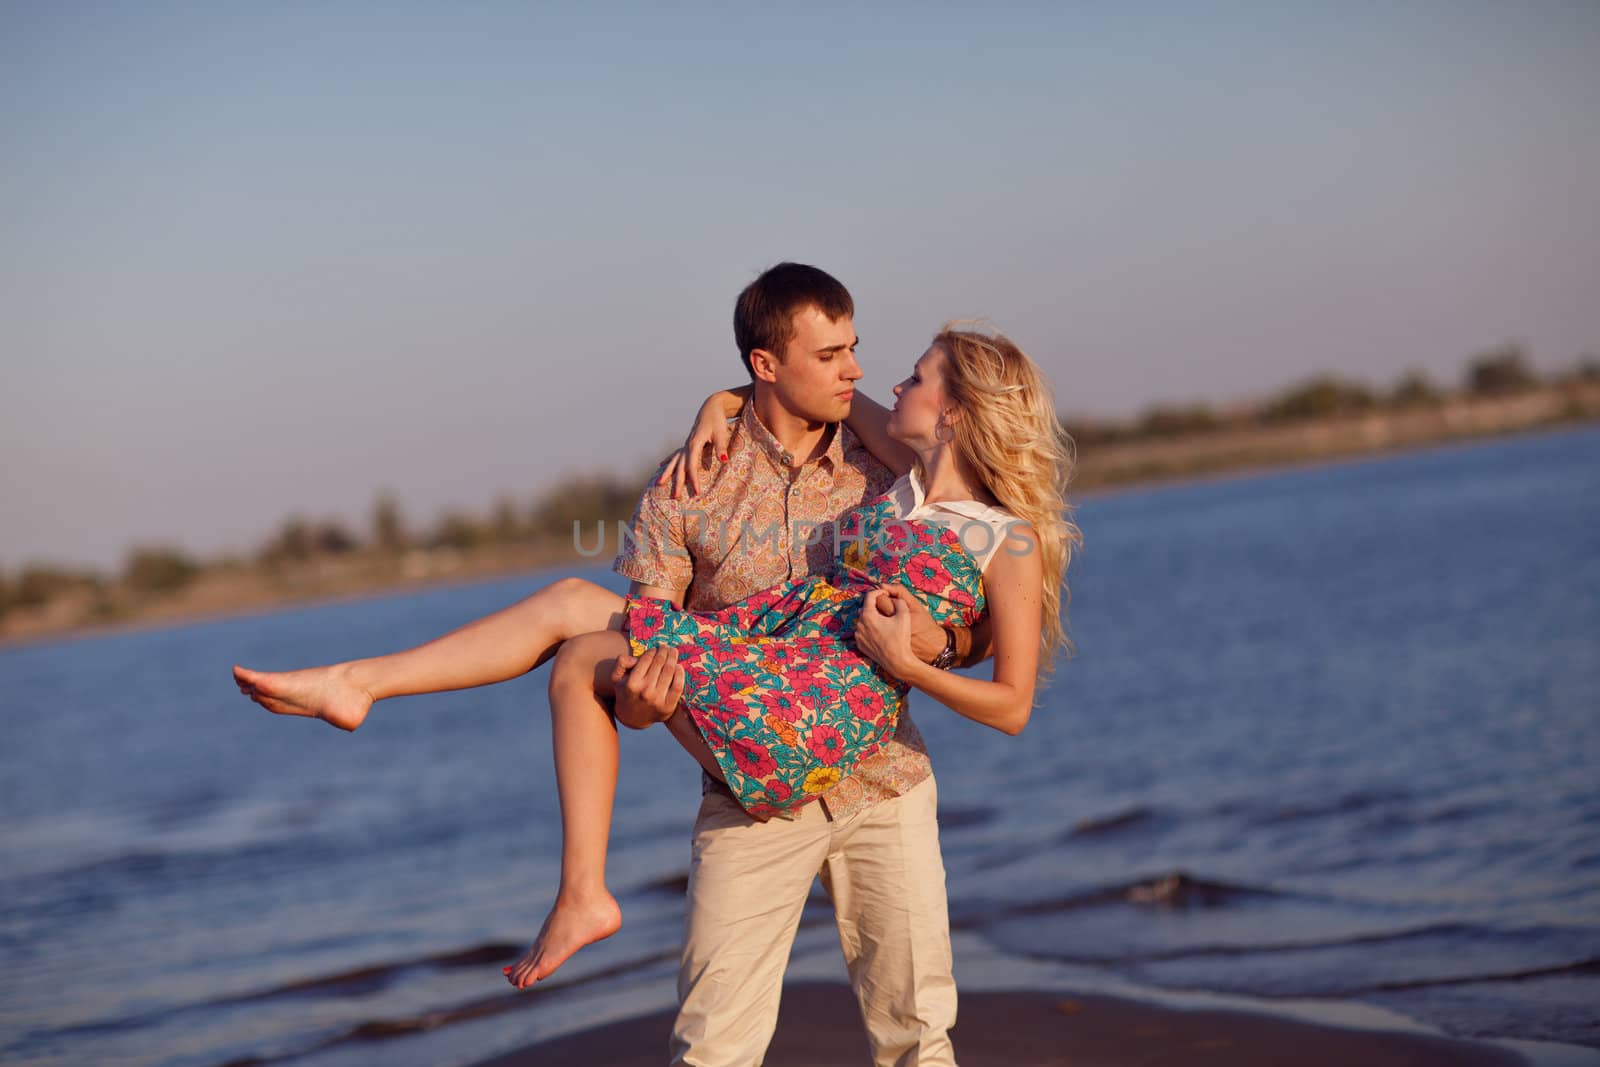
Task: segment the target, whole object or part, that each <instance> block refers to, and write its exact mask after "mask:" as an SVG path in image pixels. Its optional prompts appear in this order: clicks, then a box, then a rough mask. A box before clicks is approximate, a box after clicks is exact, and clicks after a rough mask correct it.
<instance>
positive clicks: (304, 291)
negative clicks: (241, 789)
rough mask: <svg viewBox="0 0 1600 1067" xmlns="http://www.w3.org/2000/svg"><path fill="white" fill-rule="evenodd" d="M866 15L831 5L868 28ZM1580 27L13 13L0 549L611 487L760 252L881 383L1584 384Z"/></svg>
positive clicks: (191, 542)
mask: <svg viewBox="0 0 1600 1067" xmlns="http://www.w3.org/2000/svg"><path fill="white" fill-rule="evenodd" d="M858 7H859V9H858ZM1597 55H1600V3H1595V2H1593V0H1579V2H1575V3H1556V2H1544V3H1534V2H1529V3H1514V4H1513V3H1500V2H1495V3H1477V2H1473V0H1453V2H1448V3H1434V2H1427V0H1411V2H1407V3H1404V4H1391V3H1378V2H1366V0H1352V2H1349V3H1333V2H1331V0H1329V2H1326V3H1322V4H1311V3H1297V4H1281V3H1244V2H1240V3H1207V2H1198V0H1197V2H1189V3H1166V4H1160V3H1133V4H1127V5H1111V4H1058V3H1048V4H1046V3H1030V4H1019V5H1004V4H994V5H991V4H984V5H981V6H979V5H976V4H973V5H956V4H941V3H932V2H929V3H917V4H903V5H896V4H870V5H859V6H858V5H850V4H838V5H830V4H808V5H802V6H796V5H766V4H749V3H731V2H730V3H724V4H698V3H681V4H673V5H659V4H647V5H638V6H629V5H620V4H601V3H594V4H587V3H586V4H572V5H561V4H556V3H532V2H529V3H520V4H499V3H490V2H479V3H468V4H447V3H443V2H440V3H432V4H425V3H376V2H373V3H338V2H335V3H315V4H314V3H309V2H282V3H266V2H260V3H243V2H225V3H203V2H200V0H193V2H190V3H182V4H174V3H163V2H156V0H150V2H141V3H105V4H93V3H88V2H74V3H57V2H54V0H42V2H34V3H30V2H22V0H0V160H3V163H0V568H5V569H8V570H9V569H12V568H17V567H20V566H22V565H24V564H26V563H31V562H44V561H50V562H57V563H71V564H84V565H93V566H99V567H104V568H108V569H114V568H115V567H117V566H118V565H119V564H120V562H121V560H122V558H123V557H124V554H125V553H126V551H127V550H128V549H129V548H130V547H131V546H133V545H174V546H178V547H181V548H183V549H184V550H186V551H189V552H193V553H196V554H199V555H202V556H209V555H212V554H216V553H223V552H250V551H252V550H253V549H254V548H255V547H256V546H258V545H259V544H260V543H261V542H262V541H263V540H264V539H265V538H266V537H267V536H268V535H269V534H270V533H271V532H272V531H273V530H274V529H276V527H277V526H278V525H279V524H280V523H281V522H282V521H283V520H284V519H285V518H286V517H287V516H289V515H290V514H300V515H305V516H308V517H314V518H336V519H340V520H342V521H345V522H347V523H349V524H350V525H351V526H352V527H354V528H356V529H358V530H360V529H364V528H365V525H366V521H367V516H368V515H369V513H370V511H371V507H372V502H373V500H374V498H375V496H376V495H377V493H378V492H379V491H380V490H387V491H390V492H393V493H394V494H395V495H396V496H398V498H399V499H400V501H401V502H402V504H403V506H404V508H405V511H406V513H407V515H408V516H409V517H410V518H411V520H412V522H413V523H414V524H415V525H426V524H427V523H428V522H429V521H431V520H432V519H433V518H434V517H436V516H437V515H438V514H439V513H440V512H441V511H443V510H445V509H448V508H459V509H465V510H469V511H477V512H486V511H487V510H488V508H489V506H490V504H491V502H492V501H493V500H494V498H495V497H496V496H497V495H499V494H502V493H506V494H511V495H512V496H513V498H514V499H516V500H518V501H531V500H532V499H533V498H534V497H535V496H536V495H537V494H538V493H539V492H541V491H543V490H546V489H549V488H550V487H552V486H553V485H555V484H557V483H558V482H560V481H561V480H562V479H564V478H567V477H571V476H573V475H578V474H589V473H615V474H620V475H627V476H631V475H633V474H635V473H637V472H639V471H640V470H641V469H642V468H644V467H646V466H648V465H649V464H651V463H653V462H654V461H655V460H657V459H659V458H660V456H661V455H663V454H664V453H665V452H666V451H667V449H668V448H669V447H670V446H671V444H672V443H674V442H676V441H679V440H681V439H682V437H683V434H684V433H685V432H686V431H687V429H688V425H689V422H690V419H691V417H692V414H693V412H694V409H695V408H696V407H697V406H698V403H699V401H700V400H701V399H702V398H703V397H704V396H705V395H706V394H707V393H709V392H711V391H712V390H714V389H716V388H719V387H724V386H729V385H735V384H739V383H740V382H741V381H742V380H745V379H744V372H743V369H742V368H741V366H740V364H739V362H738V354H737V352H736V350H735V348H734V345H733V340H732V329H731V325H730V320H731V313H732V306H733V300H734V297H735V296H736V295H737V293H738V291H739V289H740V288H742V287H743V286H744V285H745V284H746V283H748V282H749V281H750V280H751V279H753V278H754V277H755V276H756V274H758V273H759V272H760V271H761V270H762V269H764V268H765V267H767V266H770V265H771V264H773V263H775V262H778V261H781V260H785V259H791V260H799V261H802V262H809V263H813V264H816V265H818V266H821V267H823V268H824V269H826V270H828V271H830V272H831V273H833V274H834V275H836V276H837V277H839V278H840V279H841V280H842V281H844V282H845V284H846V285H847V286H849V287H850V289H851V291H852V293H853V294H854V296H855V299H856V304H857V308H858V312H857V317H856V321H855V325H856V328H857V331H858V333H859V335H860V337H861V348H860V358H861V362H862V365H863V369H864V371H865V373H866V378H865V380H864V382H863V383H862V387H863V389H864V390H865V391H866V392H867V393H868V394H869V395H873V396H876V397H880V398H881V397H885V396H887V394H888V391H889V388H890V387H891V386H892V385H893V384H894V383H895V382H896V381H898V380H899V379H900V378H901V377H902V376H903V375H904V374H905V372H906V370H907V368H909V366H910V364H911V362H912V361H913V360H914V359H915V358H916V356H917V355H918V354H919V353H920V352H921V351H922V349H923V347H924V346H925V345H926V342H927V339H928V337H929V336H930V335H931V334H932V333H933V331H934V330H935V329H936V328H937V327H938V326H939V325H940V323H941V322H943V321H944V320H945V319H948V318H956V317H968V316H986V317H988V318H990V319H991V320H993V322H994V323H995V324H997V325H998V326H999V327H1000V328H1001V329H1003V330H1005V331H1006V332H1007V333H1009V334H1010V335H1011V336H1013V337H1014V338H1015V339H1016V340H1017V341H1018V342H1019V343H1021V344H1022V346H1023V347H1024V348H1025V349H1026V350H1027V351H1029V352H1030V353H1031V354H1032V355H1033V356H1034V358H1035V359H1036V360H1037V361H1038V362H1039V363H1040V364H1041V366H1043V367H1044V368H1045V370H1046V371H1047V373H1048V374H1049V375H1050V377H1051V379H1052V380H1053V382H1054V387H1055V390H1056V397H1057V401H1058V404H1059V406H1060V408H1061V410H1062V411H1063V412H1064V413H1065V414H1066V415H1067V417H1068V420H1069V422H1068V424H1069V428H1070V420H1071V417H1072V416H1073V415H1086V416H1120V415H1127V414H1132V413H1134V412H1137V411H1138V410H1140V409H1141V408H1143V407H1144V406H1146V405H1149V404H1152V403H1155V402H1191V401H1195V402H1207V403H1219V402H1228V401H1234V400H1238V399H1241V398H1247V397H1251V396H1261V395H1264V394H1268V393H1271V392H1273V391H1275V390H1278V389H1281V388H1283V387H1284V386H1286V385H1289V384H1292V383H1294V382H1296V381H1298V380H1302V379H1304V378H1306V377H1309V376H1310V375H1313V374H1317V373H1322V372H1336V373H1340V374H1344V375H1347V376H1350V377H1353V378H1358V379H1365V380H1368V381H1369V382H1371V383H1373V384H1379V385H1386V384H1389V383H1392V382H1393V381H1394V380H1396V379H1397V378H1398V377H1399V376H1400V374H1401V373H1402V372H1403V371H1405V370H1408V369H1418V370H1422V371H1425V372H1426V373H1428V374H1430V375H1432V376H1433V377H1434V378H1435V380H1436V381H1438V382H1440V383H1446V384H1447V383H1453V382H1456V381H1458V380H1459V378H1460V376H1461V373H1462V370H1463V368H1464V366H1465V364H1466V362H1467V361H1468V360H1469V359H1470V358H1471V357H1472V356H1473V355H1474V354H1476V353H1480V352H1482V351H1484V350H1486V349H1489V348H1492V347H1494V346H1497V345H1500V344H1503V343H1507V342H1515V343H1519V344H1522V345H1523V346H1525V348H1526V350H1527V351H1528V353H1529V354H1530V356H1531V358H1532V360H1533V362H1534V363H1535V365H1536V366H1538V367H1539V368H1541V369H1544V370H1554V369H1558V368H1561V367H1565V366H1570V365H1571V364H1572V363H1573V362H1575V361H1576V360H1577V359H1578V358H1579V357H1580V356H1584V355H1597V354H1600V120H1597V119H1596V116H1600V63H1597V62H1595V57H1596V56H1597Z"/></svg>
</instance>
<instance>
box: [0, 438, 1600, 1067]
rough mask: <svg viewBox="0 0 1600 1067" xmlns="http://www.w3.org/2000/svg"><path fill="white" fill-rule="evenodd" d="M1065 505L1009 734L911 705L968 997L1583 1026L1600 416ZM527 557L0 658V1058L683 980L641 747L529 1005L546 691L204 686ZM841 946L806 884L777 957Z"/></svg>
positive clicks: (468, 1008)
mask: <svg viewBox="0 0 1600 1067" xmlns="http://www.w3.org/2000/svg"><path fill="white" fill-rule="evenodd" d="M1079 517H1080V520H1081V523H1082V525H1083V527H1084V530H1085V532H1086V535H1087V537H1088V542H1089V547H1088V550H1087V552H1086V553H1085V554H1084V556H1083V557H1082V559H1081V561H1080V562H1079V564H1078V565H1076V566H1075V568H1074V571H1073V574H1072V585H1073V590H1074V597H1073V603H1072V617H1073V623H1074V631H1075V634H1076V637H1077V641H1078V645H1079V655H1078V657H1077V659H1075V660H1074V661H1072V663H1071V664H1069V665H1067V666H1066V667H1064V668H1063V669H1062V670H1061V672H1060V673H1059V675H1058V678H1057V681H1056V682H1055V684H1054V685H1053V686H1052V687H1051V688H1050V690H1049V691H1048V692H1047V694H1046V697H1045V702H1044V705H1043V706H1042V707H1041V708H1040V709H1039V710H1038V711H1037V712H1036V713H1035V717H1034V721H1033V723H1032V724H1031V725H1030V726H1029V727H1028V729H1027V731H1026V732H1025V733H1024V734H1023V735H1022V736H1021V737H1020V738H1015V739H1013V738H1007V737H1004V736H1002V735H1000V734H998V733H994V732H991V731H986V730H984V729H983V728H981V727H977V726H974V725H972V724H970V723H968V722H966V721H965V720H961V719H959V718H957V717H956V716H954V715H952V714H951V713H949V712H947V711H945V710H944V709H942V708H939V707H938V706H937V705H934V704H931V703H929V702H926V701H921V702H919V703H918V704H917V709H918V710H917V716H918V722H919V724H920V725H921V726H922V728H923V731H924V733H925V734H926V735H927V737H928V740H929V745H930V747H931V749H932V750H933V755H934V761H935V765H936V766H937V768H938V772H939V782H940V794H941V812H942V824H943V831H942V833H943V840H944V848H945V856H946V862H947V865H948V867H949V870H950V891H951V903H952V912H953V914H952V921H953V924H954V926H955V927H956V929H957V937H958V945H960V946H966V948H965V949H962V948H958V977H961V968H962V959H961V957H962V955H965V956H966V958H967V959H968V960H969V961H970V960H971V959H972V958H973V952H974V951H975V949H974V946H976V950H981V952H982V953H983V954H984V955H985V959H986V960H988V961H989V962H988V964H986V970H985V975H986V980H988V981H993V980H994V976H995V973H996V969H995V966H994V962H993V961H995V960H999V961H1001V967H1000V968H999V970H1000V972H1001V974H1002V977H1003V972H1004V969H1005V967H1004V961H1006V960H1012V961H1015V966H1016V968H1017V973H1022V972H1023V971H1024V970H1026V973H1027V974H1028V975H1029V976H1030V979H1029V980H1030V981H1037V980H1038V976H1039V975H1040V974H1056V975H1059V976H1061V980H1063V981H1065V982H1068V983H1069V984H1072V985H1074V986H1075V987H1076V988H1085V987H1086V986H1087V985H1090V984H1094V983H1096V982H1103V983H1106V984H1111V985H1115V986H1117V987H1118V988H1124V989H1125V988H1127V987H1128V986H1130V985H1131V986H1134V987H1144V988H1150V989H1159V990H1207V991H1216V992H1224V993H1232V994H1239V995H1242V996H1245V997H1251V998H1262V999H1269V1000H1282V999H1286V998H1322V999H1331V1000H1356V1001H1361V1002H1368V1003H1372V1004H1377V1005H1380V1006H1383V1007H1387V1008H1389V1009H1392V1010H1394V1011H1396V1012H1399V1013H1402V1014H1404V1015H1408V1016H1411V1017H1413V1018H1416V1019H1419V1020H1421V1021H1423V1022H1425V1023H1427V1024H1429V1025H1431V1026H1435V1027H1438V1028H1440V1029H1443V1030H1445V1031H1447V1032H1450V1033H1455V1034H1461V1035H1471V1036H1484V1037H1510V1038H1522V1039H1533V1040H1544V1041H1556V1042H1563V1043H1569V1044H1577V1045H1588V1046H1594V1047H1600V1012H1597V1010H1596V1008H1595V1005H1596V1004H1600V775H1597V774H1596V773H1595V767H1596V765H1597V764H1600V432H1596V431H1593V430H1587V431H1574V432H1565V433H1559V434H1551V435H1546V436H1539V437H1530V438H1523V439H1518V440H1513V441H1506V442H1496V443H1490V444H1482V445H1474V446H1469V447H1463V448H1453V449H1447V450H1441V451H1435V452H1428V453H1420V454H1414V455H1409V456H1403V457H1398V458H1390V459H1383V460H1377V461H1371V462H1363V463H1356V464H1348V465H1340V466H1332V467H1326V468H1320V469H1314V470H1302V471H1294V472H1287V473H1277V474H1271V475H1265V476H1257V477H1250V478H1242V479H1236V480H1227V481H1218V482H1213V483H1207V484H1197V485H1189V486H1183V487H1177V488H1167V489H1160V490H1151V491H1139V492H1128V493H1122V494H1116V495H1111V496H1105V497H1101V498H1097V499H1094V500H1091V501H1089V502H1087V503H1086V504H1085V505H1084V506H1083V507H1082V509H1081V512H1080V516H1079ZM573 573H581V574H584V575H586V576H588V577H592V578H596V579H597V580H602V581H606V582H608V583H610V584H612V585H613V586H614V587H617V583H616V582H615V580H614V579H613V578H611V577H609V576H607V575H606V574H605V573H604V572H601V571H577V572H573ZM554 576H556V572H549V573H545V574H539V575H530V576H528V577H526V578H522V579H517V580H512V581H499V582H494V583H487V584H479V585H473V586H466V587H460V588H452V589H443V590H434V591H429V592H424V593H420V594H408V595H405V596H396V597H386V598H381V599H372V600H366V601H361V602H357V603H345V604H337V605H331V606H323V607H317V608H309V609H302V610H294V611H284V612H279V613H276V614H272V615H265V616H258V617H252V618H242V619H235V620H230V621H226V622H219V623H208V624H204V625H196V626H189V627H183V628H178V629H169V630H161V631H150V632H141V633H127V634H119V635H114V636H108V637H97V638H91V639H85V640H77V641H69V642H62V643H58V644H51V645H42V646H35V647H26V648H16V649H10V650H4V651H0V694H3V700H4V705H5V714H4V724H5V725H4V729H5V744H4V746H3V750H0V859H3V864H0V1058H3V1059H5V1060H7V1061H26V1062H37V1063H50V1064H55V1063H60V1064H67V1063H83V1062H103V1061H110V1060H117V1061H119V1062H150V1063H155V1062H163V1063H173V1064H195V1065H205V1067H209V1065H214V1064H221V1063H225V1062H228V1061H231V1060H238V1059H241V1058H245V1057H259V1058H263V1059H281V1060H282V1061H283V1062H288V1063H294V1064H297V1065H302V1064H342V1063H352V1064H354V1063H361V1062H365V1061H368V1060H370V1058H371V1057H372V1054H373V1044H372V1043H373V1042H374V1041H381V1042H382V1048H383V1052H382V1055H383V1058H384V1060H385V1062H391V1063H397V1064H408V1063H416V1064H425V1063H426V1064H432V1063H440V1062H469V1061H471V1060H473V1059H475V1058H478V1057H480V1056H482V1055H485V1054H487V1053H490V1052H493V1051H496V1050H498V1049H500V1048H503V1047H506V1046H508V1045H511V1044H515V1043H518V1042H521V1041H524V1040H527V1039H530V1038H533V1037H537V1036H541V1035H545V1034H549V1033H553V1032H556V1031H559V1030H563V1029H572V1028H575V1027H577V1026H580V1025H583V1024H585V1023H587V1022H590V1021H595V1020H598V1019H602V1018H606V1017H610V1016H615V1015H621V1014H629V1013H632V1012H634V1011H637V1010H643V1009H649V1008H656V1007H662V1006H665V1005H666V1004H668V1003H670V1002H671V998H672V975H673V973H674V970H675V967H674V961H675V958H676V951H677V946H678V937H679V924H680V922H681V918H682V881H681V879H682V876H683V874H684V872H685V870H686V866H687V850H688V848H687V843H688V827H689V824H690V822H691V821H692V817H693V811H694V808H695V806H696V804H697V802H698V786H697V779H696V775H695V772H694V769H693V767H692V766H691V765H690V764H689V763H688V761H687V757H685V756H683V755H681V754H680V753H678V752H677V751H676V750H675V749H674V747H673V746H672V745H671V744H670V741H669V740H668V739H667V738H666V737H665V734H664V732H663V731H653V732H651V733H647V734H642V735H631V734H630V735H628V736H626V737H625V739H624V741H625V744H624V750H623V771H624V781H623V784H622V787H621V791H620V795H619V804H618V811H619V823H620V824H619V827H618V830H617V834H616V839H615V842H614V845H613V864H612V871H613V878H614V883H615V888H616V889H617V890H618V895H619V897H620V899H621V901H622V904H623V907H624V911H625V914H626V917H627V922H626V925H625V927H624V929H623V931H622V933H621V934H619V935H618V936H616V937H614V938H612V939H611V940H610V941H607V942H604V943H602V944H601V945H598V946H595V947H594V948H591V949H588V950H586V951H585V952H584V953H583V954H581V955H580V956H579V957H577V958H576V959H575V960H574V961H572V962H571V963H570V964H568V966H567V967H566V968H564V969H563V971H562V973H561V976H560V977H561V978H562V979H564V984H561V985H557V986H554V987H552V988H550V989H548V990H544V991H541V992H540V993H538V994H536V995H534V996H523V997H517V996H514V995H511V994H509V993H507V992H504V990H505V987H504V985H503V983H502V981H501V977H500V973H499V967H500V965H501V963H502V962H503V960H504V958H506V957H509V956H510V955H511V954H512V953H513V952H514V951H515V950H516V949H517V948H518V947H520V945H521V943H523V942H524V941H525V940H526V939H527V938H528V936H529V935H531V934H532V933H533V932H534V930H535V929H536V927H537V924H538V921H539V919H540V918H541V917H542V915H543V912H544V909H545V907H546V906H547V905H548V903H549V900H550V898H551V895H552V892H553V890H554V887H555V883H556V873H557V865H558V842H557V826H558V824H557V821H556V819H557V813H556V808H555V790H554V785H553V782H552V780H551V771H550V754H549V744H548V733H547V720H546V713H545V703H544V692H543V678H542V676H539V675H536V676H534V677H531V678H527V679H522V680H520V681H518V682H515V683H512V684H509V685H505V686H500V687H496V688H493V689H487V690H478V691H473V692H467V693H455V694H445V695H440V696H434V697H426V698H412V699H408V700H404V701H398V702H395V703H394V704H393V705H384V706H380V708H379V709H378V711H377V712H376V713H375V714H374V716H373V718H372V719H370V720H369V721H368V725H367V726H366V727H364V728H363V729H362V730H361V731H360V733H358V734H355V735H344V734H340V733H338V732H336V731H333V730H331V729H328V728H327V727H324V726H322V725H321V724H318V723H310V722H302V721H287V720H282V719H274V718H272V717H271V716H268V715H266V714H265V713H264V712H261V711H260V710H259V709H257V708H256V707H254V706H253V705H251V704H248V703H246V702H244V701H243V699H242V698H240V697H239V696H238V695H237V693H236V692H235V690H234V689H233V686H232V683H231V680H230V679H229V676H228V667H229V665H230V664H231V663H233V662H235V661H241V662H245V663H250V664H256V665H262V666H268V667H272V666H291V665H301V664H306V663H310V662H326V661H329V660H335V659H341V658H347V657H352V656H359V655H368V654H371V653H373V652H376V651H379V650H382V649H386V648H391V647H395V646H400V645H406V644H412V643H415V642H418V641H421V640H424V639H426V638H428V637H430V636H433V635H434V634H436V633H438V632H440V631H442V630H445V629H448V628H451V627H453V626H456V625H459V624H460V623H461V622H464V621H466V620H467V619H469V618H472V617H474V616H476V615H479V614H482V613H484V612H487V611H490V610H493V609H495V608H498V607H500V606H503V605H504V604H506V603H508V602H510V601H512V600H514V599H516V598H517V597H519V596H521V595H523V594H525V593H526V592H527V591H529V590H531V589H532V588H535V587H536V586H537V585H538V584H540V583H542V582H544V581H546V580H548V579H550V578H551V577H554ZM832 941H833V935H832V933H831V929H830V927H829V922H828V916H827V911H826V909H825V908H824V907H821V906H818V907H817V908H815V909H812V910H810V911H808V918H807V923H806V926H805V927H804V928H803V929H802V932H801V937H800V940H799V943H798V946H797V957H796V958H797V963H796V966H797V968H799V967H804V966H807V963H806V961H807V960H816V959H820V960H824V961H825V960H827V959H829V958H830V957H836V956H837V948H836V947H833V945H832ZM974 966H975V965H973V964H971V963H970V962H969V963H968V968H969V970H970V969H971V968H973V967H974ZM1041 968H1042V969H1041Z"/></svg>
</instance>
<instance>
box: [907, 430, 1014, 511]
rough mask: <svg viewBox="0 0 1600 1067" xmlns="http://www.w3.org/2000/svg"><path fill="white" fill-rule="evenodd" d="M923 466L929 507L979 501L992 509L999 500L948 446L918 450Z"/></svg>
mask: <svg viewBox="0 0 1600 1067" xmlns="http://www.w3.org/2000/svg"><path fill="white" fill-rule="evenodd" d="M917 458H918V460H919V461H920V463H921V467H922V499H923V501H924V502H925V503H928V504H937V503H940V502H941V501H945V500H976V501H978V502H980V503H983V504H988V505H989V506H990V507H993V506H995V505H996V504H997V503H998V501H996V500H995V498H994V494H993V493H990V492H989V491H988V490H987V489H985V488H984V487H983V482H982V481H980V480H979V478H978V476H977V475H976V474H975V473H974V472H973V471H972V470H971V469H970V468H969V467H968V466H967V465H966V464H965V463H962V462H961V460H960V459H959V458H958V457H957V456H956V450H955V449H954V448H953V447H951V446H950V445H947V444H943V443H940V444H936V445H934V446H933V447H932V448H931V449H928V450H927V451H923V450H922V449H918V450H917Z"/></svg>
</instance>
